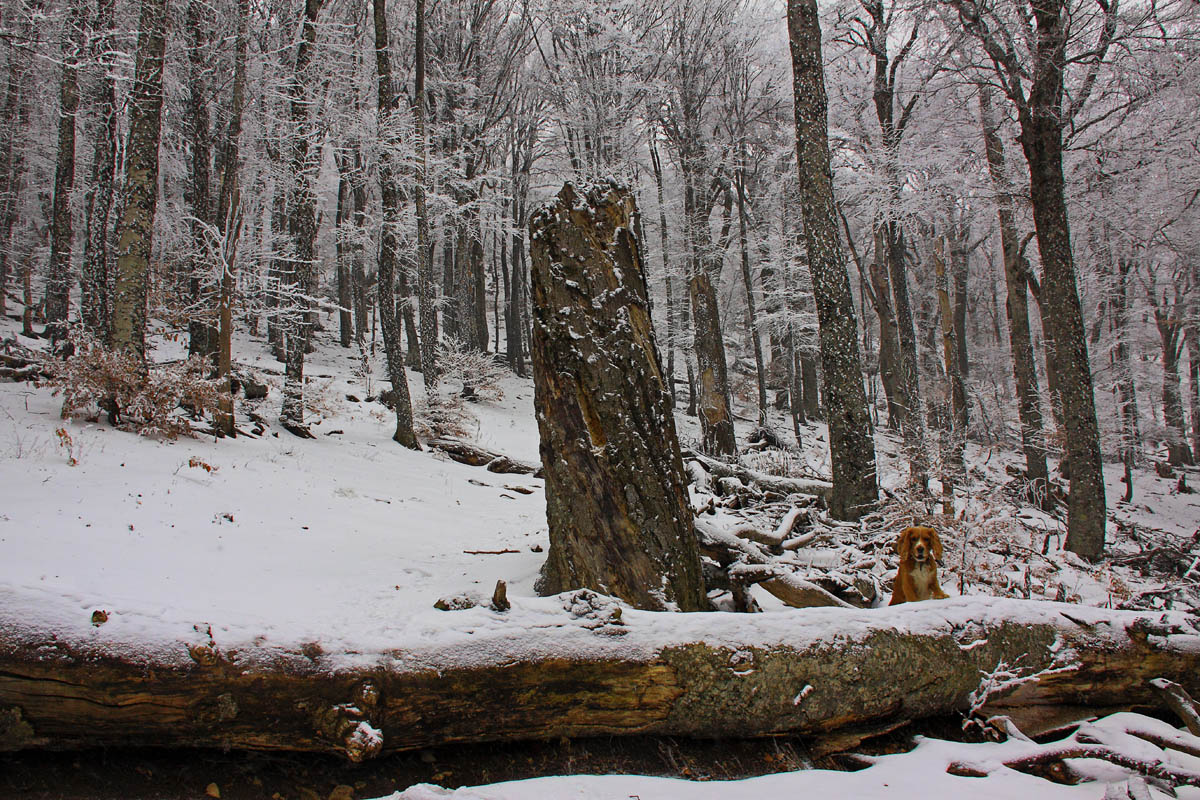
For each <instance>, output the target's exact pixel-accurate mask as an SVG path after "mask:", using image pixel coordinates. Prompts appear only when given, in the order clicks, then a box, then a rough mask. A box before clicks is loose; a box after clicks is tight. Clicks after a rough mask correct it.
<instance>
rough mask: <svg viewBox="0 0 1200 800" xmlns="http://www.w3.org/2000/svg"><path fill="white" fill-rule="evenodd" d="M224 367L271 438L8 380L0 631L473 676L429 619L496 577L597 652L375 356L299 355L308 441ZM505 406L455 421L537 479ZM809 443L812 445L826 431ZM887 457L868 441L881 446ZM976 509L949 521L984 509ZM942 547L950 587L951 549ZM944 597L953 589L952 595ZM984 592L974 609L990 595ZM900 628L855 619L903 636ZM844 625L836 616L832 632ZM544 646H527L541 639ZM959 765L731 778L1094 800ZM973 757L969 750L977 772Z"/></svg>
mask: <svg viewBox="0 0 1200 800" xmlns="http://www.w3.org/2000/svg"><path fill="white" fill-rule="evenodd" d="M15 332H16V328H15V326H13V325H12V323H11V321H9V320H4V321H0V338H7V337H9V336H13V335H15ZM24 344H27V345H29V346H38V345H39V344H40V342H36V341H26V342H24ZM177 355H178V349H177V345H173V344H171V343H163V344H161V345H160V347H159V349H158V351H157V357H159V358H172V357H176V356H177ZM235 358H236V360H237V361H238V362H239V363H241V364H243V365H247V366H250V367H252V368H257V369H258V370H260V375H261V376H262V377H264V378H265V379H266V380H267V382H268V383H269V384H270V386H271V391H270V394H269V396H268V398H267V399H266V400H265V401H263V402H262V403H261V404H260V405H259V406H257V407H254V410H255V411H256V412H257V413H258V414H260V415H261V417H262V418H263V419H265V420H267V422H268V423H271V426H270V427H268V428H267V431H266V434H265V435H264V436H263V437H261V438H250V437H239V438H238V439H236V440H223V441H214V440H213V439H212V438H211V437H200V438H195V439H181V440H178V441H174V442H168V441H153V440H148V439H144V438H139V437H137V436H134V435H132V434H129V433H124V432H120V431H116V430H113V429H111V428H109V427H108V426H107V425H106V424H104V423H102V422H88V421H86V420H80V419H74V420H66V421H64V420H62V419H60V416H59V408H60V401H59V399H57V398H55V397H54V396H52V394H51V392H50V390H49V389H47V388H44V387H41V388H39V387H35V386H32V385H30V384H25V383H0V487H3V490H2V491H3V503H2V504H0V617H2V618H3V622H4V624H5V625H6V626H8V627H9V629H10V630H13V629H22V630H24V631H26V632H27V633H28V635H30V636H34V637H36V636H41V637H46V636H50V635H54V636H58V637H62V638H66V639H69V640H77V641H80V642H86V643H88V644H90V645H92V646H102V647H106V648H108V649H111V650H114V651H121V652H124V653H126V654H131V655H136V654H138V653H142V654H149V653H157V654H159V655H160V657H161V656H163V655H164V654H167V653H176V654H179V653H182V652H184V651H183V650H182V648H180V647H179V643H180V642H181V641H195V640H199V639H202V638H204V637H207V636H208V631H209V630H211V635H212V637H213V638H214V639H215V640H217V641H218V642H219V643H221V644H222V645H223V646H225V647H237V646H239V645H244V644H245V643H250V642H253V643H257V644H260V645H262V644H265V645H267V646H269V647H278V648H283V649H288V650H296V649H299V648H301V647H302V646H303V645H304V644H305V643H309V642H316V643H319V644H320V646H321V648H322V649H323V650H324V651H325V652H326V653H329V654H343V655H341V656H339V657H340V658H343V659H345V661H346V662H353V661H356V660H359V661H361V660H364V659H365V660H373V659H376V658H378V657H380V655H381V654H385V653H388V652H394V651H395V650H396V649H397V648H404V649H406V650H408V651H410V652H413V653H426V654H430V657H431V658H434V659H436V658H438V657H454V658H458V659H465V658H469V657H470V656H469V654H470V653H471V651H472V647H473V645H472V644H471V640H470V639H469V637H470V636H471V634H472V633H473V632H474V631H475V630H478V629H480V628H484V629H486V628H488V627H489V626H495V625H500V624H501V623H500V622H497V621H496V620H495V619H494V618H495V615H492V614H490V612H487V611H486V610H485V609H482V608H480V609H473V610H471V611H467V612H458V613H455V614H445V613H444V612H440V611H436V610H434V609H433V607H432V606H433V603H434V601H435V600H437V599H438V598H439V597H442V596H446V595H450V594H455V593H460V592H464V591H467V592H471V591H474V592H479V593H480V594H490V592H491V589H492V586H493V585H494V584H495V582H496V580H497V579H504V580H506V581H507V582H508V583H509V593H510V596H512V597H513V598H514V605H515V610H516V611H517V612H519V613H518V614H515V615H514V620H515V621H516V622H517V624H520V625H524V626H527V627H528V630H529V632H530V634H531V635H530V637H529V647H530V648H531V649H533V650H539V649H542V648H544V649H545V651H552V650H553V648H555V647H560V646H561V647H566V646H586V643H587V642H588V641H590V640H593V639H595V637H594V635H593V634H591V633H590V632H589V631H587V630H586V629H584V628H582V627H580V626H573V625H569V624H567V625H564V624H563V621H562V614H561V608H560V607H558V606H557V605H555V603H556V601H555V600H554V599H535V598H534V597H533V588H532V587H533V581H534V579H535V577H536V574H537V570H538V568H539V567H540V565H541V563H542V561H543V559H544V557H545V554H544V552H543V551H544V548H545V547H546V546H547V535H546V527H545V508H544V500H543V497H542V494H541V485H542V482H541V481H540V480H538V479H535V478H531V477H527V476H511V475H495V474H492V473H489V472H487V471H485V470H482V469H478V468H473V467H468V466H463V465H460V464H457V463H454V462H452V461H449V460H448V459H446V458H445V457H444V456H441V455H439V454H438V453H436V452H429V451H426V452H412V451H408V450H406V449H404V448H402V447H400V446H399V445H397V444H395V443H393V442H392V441H391V440H390V438H389V437H390V434H391V432H392V428H393V418H392V415H391V412H390V411H388V410H387V409H386V408H384V407H383V406H382V405H380V404H378V403H375V402H366V398H367V396H368V394H374V393H377V392H378V390H379V388H380V374H381V373H382V364H381V363H380V359H376V360H375V363H374V365H373V367H374V370H373V374H371V375H370V380H369V381H368V376H366V375H363V374H361V372H359V373H357V374H356V369H357V367H358V365H359V359H358V358H357V356H355V355H353V354H351V353H350V352H348V351H345V350H342V349H341V348H338V347H336V346H334V345H330V344H328V343H327V344H325V345H324V346H322V347H321V348H320V349H319V350H318V351H317V352H316V353H315V354H313V355H312V356H311V357H310V360H309V362H308V364H307V366H306V374H307V375H308V376H309V377H310V379H311V383H310V384H309V386H308V392H309V396H308V402H309V404H310V407H311V410H310V414H311V416H310V422H311V423H312V424H313V430H314V432H315V433H316V439H315V440H301V439H297V438H295V437H293V436H291V435H290V434H288V433H286V432H284V431H282V430H281V429H280V428H279V427H278V426H277V425H274V424H273V423H274V420H275V419H276V417H277V415H278V402H279V394H280V392H279V389H280V386H281V383H282V379H281V377H280V376H279V375H278V369H279V366H278V364H277V363H276V362H275V361H274V359H272V358H271V357H270V356H269V355H267V354H266V353H265V350H264V348H263V343H262V342H261V341H259V340H251V339H244V340H242V341H239V342H238V346H237V352H236V354H235ZM384 385H385V386H386V384H384ZM410 387H411V388H412V391H413V394H414V397H415V400H416V402H417V404H418V407H420V406H421V405H422V403H423V402H424V398H423V389H422V385H421V380H420V377H419V376H417V375H413V376H411V377H410ZM449 388H450V389H451V390H452V389H453V387H449ZM502 388H503V397H502V398H501V399H499V400H496V401H485V402H480V403H474V404H468V409H469V411H470V412H471V416H472V418H473V419H474V423H473V427H472V428H471V429H470V430H469V431H468V432H467V433H468V436H469V438H471V439H472V440H473V441H475V442H476V443H478V444H480V445H482V446H484V447H487V448H489V449H492V450H496V451H500V452H503V453H506V454H507V455H509V456H512V457H514V458H517V459H520V460H524V461H530V462H536V461H537V458H538V455H537V431H536V423H535V420H534V416H533V401H532V397H533V391H532V387H531V384H530V382H529V381H528V380H520V379H517V378H515V377H513V378H507V379H505V381H504V383H503V386H502ZM351 395H352V396H354V398H356V399H355V400H351V399H349V397H348V396H351ZM246 410H248V409H247V407H245V406H243V408H242V409H241V412H242V413H243V414H244V413H245V412H246ZM418 413H419V412H418ZM243 421H244V420H243ZM240 426H241V427H249V426H248V425H240ZM680 429H681V436H682V437H684V438H685V439H688V438H693V439H694V438H695V436H696V431H695V423H694V421H693V420H689V419H687V418H686V417H683V416H681V417H680ZM60 430H61V431H62V432H63V433H62V434H60V433H58V431H60ZM742 433H744V430H739V436H741V435H742ZM808 433H809V434H810V438H809V441H811V442H812V443H813V444H814V445H819V439H818V437H819V436H820V433H821V431H820V429H819V428H813V429H811V430H810V431H809V432H808ZM64 434H65V435H64ZM68 440H69V444H68ZM887 449H888V448H887V442H886V441H885V440H882V439H881V450H883V451H885V452H886V451H887ZM984 455H985V454H983V453H982V452H981V453H979V454H978V457H977V459H975V460H976V461H978V462H980V464H981V466H980V468H981V469H986V470H988V471H1000V470H1002V466H1001V465H1002V464H1003V462H1004V459H1006V458H1012V456H1011V454H998V455H997V456H996V460H995V462H994V463H991V455H992V454H990V453H989V454H986V455H987V458H988V461H987V462H984V461H983V458H984ZM800 458H802V459H806V460H807V463H808V464H809V465H810V468H813V469H818V468H819V467H820V465H821V462H822V460H823V457H822V456H821V455H820V448H819V446H818V447H816V448H815V449H814V450H812V451H811V452H808V453H805V454H802V455H801V456H800ZM884 463H885V467H886V464H887V460H886V459H885V461H884ZM999 474H1002V471H1001V472H1000V473H999ZM1117 477H1118V476H1117V474H1116V473H1115V471H1114V472H1113V473H1112V474H1111V475H1110V487H1109V490H1110V498H1112V499H1115V497H1116V496H1117V493H1118V492H1119V488H1120V487H1119V486H1118V485H1117V483H1116V481H1117ZM1138 481H1139V484H1138V490H1139V494H1138V496H1139V498H1144V499H1143V500H1142V501H1141V502H1140V503H1139V504H1137V505H1136V506H1135V507H1133V508H1129V509H1123V510H1121V511H1120V512H1119V513H1124V514H1127V515H1129V516H1131V517H1135V518H1136V519H1137V520H1138V521H1140V522H1142V523H1144V524H1149V523H1153V524H1155V525H1157V526H1159V527H1161V528H1163V529H1166V530H1168V531H1170V532H1171V533H1172V534H1175V535H1180V536H1182V535H1190V533H1191V531H1193V530H1195V529H1196V521H1197V519H1198V518H1200V514H1198V513H1197V501H1195V500H1193V499H1192V498H1193V497H1195V496H1193V495H1178V494H1174V493H1172V492H1171V491H1170V487H1169V486H1168V485H1166V484H1164V483H1163V482H1162V481H1161V479H1158V478H1156V477H1154V476H1153V474H1152V473H1149V474H1139V478H1138ZM894 482H895V481H894V480H893V485H894ZM518 490H521V491H518ZM526 492H527V493H526ZM970 506H971V504H970V503H967V504H965V506H964V507H963V508H961V509H960V514H959V516H960V517H970V515H972V514H979V513H983V511H984V510H983V509H981V508H978V507H970ZM1008 522H1009V523H1011V524H1012V525H1013V526H1016V523H1015V522H1012V521H1011V520H1009V521H1008ZM964 524H965V523H964ZM1016 527H1019V526H1016ZM1021 530H1023V529H1021ZM1034 543H1035V542H1032V541H1031V544H1034ZM948 544H949V547H948V556H947V564H948V566H949V567H950V569H951V570H952V569H953V565H954V563H955V562H954V553H955V551H954V549H953V548H954V543H953V541H951V542H949V543H948ZM472 551H473V552H472ZM486 551H491V552H486ZM499 551H516V552H499ZM964 563H965V562H964ZM1073 568H1074V567H1071V566H1070V565H1066V566H1064V567H1063V569H1067V570H1070V569H1073ZM948 574H949V573H948ZM1130 580H1131V579H1130ZM944 584H945V585H946V587H947V589H948V590H950V591H951V593H955V592H954V581H953V579H952V578H950V579H948V580H946V581H944ZM1076 586H1077V588H1080V591H1079V592H1077V593H1078V594H1080V595H1081V596H1082V597H1083V598H1084V599H1085V600H1086V601H1088V602H1092V603H1094V604H1097V605H1100V604H1103V603H1105V602H1106V596H1105V592H1104V591H1103V586H1102V585H1101V583H1100V582H1098V581H1097V579H1096V578H1095V576H1092V575H1088V574H1085V573H1084V572H1082V571H1081V572H1080V573H1079V575H1078V576H1077V578H1076ZM985 589H986V587H980V586H976V587H974V588H972V587H970V586H968V588H967V591H968V593H977V594H988V593H989V592H988V591H985ZM960 602H963V601H960ZM764 605H765V604H764ZM774 609H775V612H776V613H777V614H788V615H790V617H791V618H790V619H788V620H786V621H785V620H777V621H776V622H772V621H771V620H769V619H766V618H759V619H755V620H753V621H751V620H748V619H747V618H745V617H742V618H740V619H739V618H733V617H728V618H723V619H720V618H717V617H713V616H711V615H680V616H679V618H678V619H679V624H678V630H677V631H675V636H674V637H673V638H675V639H676V640H677V641H694V640H695V639H697V638H701V637H716V638H718V639H719V638H720V636H721V635H722V631H725V630H728V631H730V632H732V631H737V635H738V636H739V638H741V639H743V640H744V638H745V636H746V635H747V633H748V631H751V633H750V635H751V636H753V633H752V631H753V630H759V629H761V630H762V631H763V636H764V637H766V636H768V633H769V631H770V630H771V628H772V626H773V625H775V624H777V622H784V623H785V624H795V623H796V622H797V621H799V616H798V613H797V612H794V611H785V610H780V609H778V606H775V607H774ZM96 610H104V611H106V612H107V613H108V622H107V623H106V624H104V625H103V626H102V627H99V628H97V627H95V626H93V625H92V624H91V620H92V613H93V612H94V611H96ZM913 611H914V610H912V609H909V610H908V611H907V612H904V613H901V612H900V610H893V611H882V610H878V611H870V610H868V611H864V612H855V613H856V614H867V615H870V614H877V615H878V614H898V613H900V614H901V617H904V618H907V619H911V618H913V617H914V613H913ZM830 613H837V612H829V611H820V612H812V615H810V616H808V617H806V618H805V619H806V620H807V621H808V623H809V624H813V625H828V624H831V621H828V620H826V621H822V620H823V619H824V617H823V615H828V614H830ZM964 613H973V612H970V611H969V610H968V611H965V612H964ZM767 616H774V614H772V615H767ZM915 616H923V615H920V614H917V615H915ZM934 616H941V615H940V613H939V614H936V615H934ZM688 617H693V618H692V619H689V618H688ZM695 617H703V618H702V619H700V618H695ZM901 617H897V621H898V622H899V619H900V618H901ZM631 618H634V619H636V615H631ZM718 619H720V622H718ZM846 623H847V618H846V617H840V618H839V619H838V624H846ZM505 624H507V623H505ZM636 627H637V626H636V625H634V626H633V628H634V629H635V630H636ZM538 628H541V629H542V630H541V633H540V634H538V635H533V634H534V632H535V631H536V630H537V629H538ZM730 635H731V636H732V635H733V634H732V633H730ZM556 637H557V638H556ZM628 639H629V641H628V644H627V646H628V647H629V649H630V655H631V656H632V657H638V656H643V657H648V655H649V653H650V649H649V648H650V646H651V644H652V643H649V642H644V641H638V637H637V636H636V633H635V634H634V635H631V636H630V637H628ZM437 653H441V654H442V655H441V656H437V655H435V654H437ZM451 654H455V655H453V656H452V655H451ZM335 660H336V659H335ZM970 747H982V748H987V747H999V746H993V745H976V746H972V745H957V744H952V743H945V742H934V741H926V742H924V743H922V744H921V746H920V747H918V748H917V750H916V751H914V753H912V754H909V755H901V756H892V757H887V758H884V759H881V760H880V761H879V763H878V764H876V765H875V766H873V767H872V768H870V769H868V770H865V771H862V772H857V773H826V772H815V771H812V772H804V773H795V774H791V775H777V776H769V777H764V778H758V779H754V780H752V781H746V782H743V783H742V785H741V786H739V787H738V789H737V793H738V795H739V796H740V795H743V794H745V795H747V796H748V795H750V794H751V793H753V794H755V795H760V796H762V797H763V798H773V797H783V796H794V795H795V794H796V793H808V792H819V793H822V794H825V793H828V794H831V795H833V796H839V797H840V796H845V797H876V796H881V794H886V795H887V796H894V797H917V796H924V797H957V796H959V795H961V794H962V793H964V792H967V791H971V792H975V793H977V794H979V796H980V797H992V796H995V797H1002V796H1003V797H1011V796H1014V795H1015V794H1017V793H1021V792H1024V793H1026V794H1030V795H1032V796H1037V797H1064V798H1065V797H1068V796H1069V797H1097V796H1098V790H1097V789H1096V787H1095V786H1094V785H1092V786H1087V785H1085V786H1080V787H1058V786H1052V785H1050V784H1047V783H1046V782H1044V781H1041V780H1040V779H1035V778H1031V777H1029V776H1026V775H1022V774H1020V773H1015V772H1011V771H1005V772H1004V773H1003V774H1002V775H1000V776H995V777H992V778H989V779H988V780H986V781H980V780H977V779H968V778H959V777H955V776H950V775H946V774H945V763H948V762H949V761H950V760H954V759H962V758H967V756H968V754H967V752H966V751H960V749H961V748H970ZM980 752H982V751H980ZM989 752H990V751H989ZM972 753H975V751H972ZM985 757H986V756H983V755H978V754H970V759H971V760H979V759H980V758H985ZM440 791H441V790H437V789H432V788H421V787H415V788H413V789H410V790H409V791H408V792H406V793H404V794H403V795H401V796H402V797H405V798H410V800H417V799H419V798H426V797H441V796H446V795H443V794H441V793H440ZM728 791H729V788H728V787H723V786H722V785H720V784H691V783H684V782H678V781H666V780H664V779H649V778H637V777H632V776H620V777H618V776H610V777H578V778H569V777H564V778H548V779H541V780H537V781H528V782H520V783H517V784H511V785H502V786H495V787H486V788H481V789H478V790H462V791H460V792H459V793H457V794H454V795H452V796H454V797H457V798H461V800H476V798H488V799H489V800H491V799H493V798H495V799H497V800H498V799H499V798H518V797H519V798H542V797H546V798H550V797H580V798H585V797H586V798H593V797H594V798H601V797H605V798H607V797H618V798H624V797H631V796H640V797H642V798H649V797H678V798H708V797H717V796H722V797H725V796H728Z"/></svg>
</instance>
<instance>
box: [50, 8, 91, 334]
mask: <svg viewBox="0 0 1200 800" xmlns="http://www.w3.org/2000/svg"><path fill="white" fill-rule="evenodd" d="M69 8H70V11H69V12H68V14H67V18H66V20H65V22H64V25H65V27H66V29H65V30H64V31H63V48H62V73H61V77H60V79H59V85H58V98H59V108H58V158H57V161H56V163H55V167H54V206H53V211H52V212H51V217H50V265H49V269H48V271H47V275H46V323H47V326H48V327H49V329H50V335H51V338H52V339H60V338H62V337H64V336H66V324H67V317H68V315H69V314H70V311H71V286H72V284H73V283H74V282H75V273H74V268H73V265H72V264H71V253H72V244H73V242H74V239H75V227H74V224H73V217H74V215H73V214H72V213H71V192H72V191H74V188H75V114H76V112H77V111H78V110H79V59H80V57H81V56H82V51H83V34H84V31H83V25H84V23H83V9H82V7H81V6H80V5H79V4H76V3H72V4H70V6H69Z"/></svg>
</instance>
